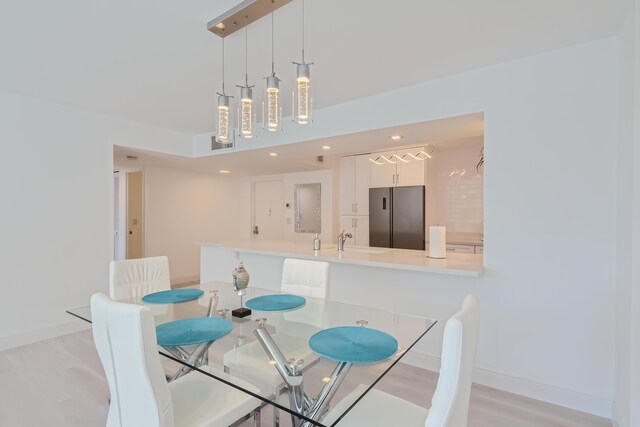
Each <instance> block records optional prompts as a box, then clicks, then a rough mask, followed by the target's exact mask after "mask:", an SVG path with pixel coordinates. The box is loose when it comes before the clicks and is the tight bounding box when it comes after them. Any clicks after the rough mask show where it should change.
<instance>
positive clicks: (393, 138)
mask: <svg viewBox="0 0 640 427" xmlns="http://www.w3.org/2000/svg"><path fill="white" fill-rule="evenodd" d="M403 138H404V136H402V135H391V136H390V137H389V139H390V140H392V141H400V140H401V139H403Z"/></svg>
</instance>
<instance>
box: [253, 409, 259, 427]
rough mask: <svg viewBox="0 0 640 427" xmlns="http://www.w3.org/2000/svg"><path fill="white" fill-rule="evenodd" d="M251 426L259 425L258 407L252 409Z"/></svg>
mask: <svg viewBox="0 0 640 427" xmlns="http://www.w3.org/2000/svg"><path fill="white" fill-rule="evenodd" d="M253 427H260V409H259V408H258V409H256V410H254V411H253Z"/></svg>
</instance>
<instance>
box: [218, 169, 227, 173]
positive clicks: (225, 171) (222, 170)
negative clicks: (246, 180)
mask: <svg viewBox="0 0 640 427" xmlns="http://www.w3.org/2000/svg"><path fill="white" fill-rule="evenodd" d="M218 172H219V173H229V171H228V170H224V169H220V170H219V171H218Z"/></svg>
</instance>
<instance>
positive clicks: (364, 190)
mask: <svg viewBox="0 0 640 427" xmlns="http://www.w3.org/2000/svg"><path fill="white" fill-rule="evenodd" d="M341 161H342V164H341V171H342V204H341V206H342V209H341V213H342V215H356V216H362V215H369V187H370V184H371V162H370V161H369V155H368V154H363V155H360V156H348V157H343V158H342V160H341Z"/></svg>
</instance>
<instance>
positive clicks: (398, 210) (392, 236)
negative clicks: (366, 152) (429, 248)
mask: <svg viewBox="0 0 640 427" xmlns="http://www.w3.org/2000/svg"><path fill="white" fill-rule="evenodd" d="M424 222H425V221H424V185H416V186H411V187H385V188H371V189H369V246H376V247H380V248H399V249H419V250H424V248H425V245H424V244H425V242H424Z"/></svg>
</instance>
